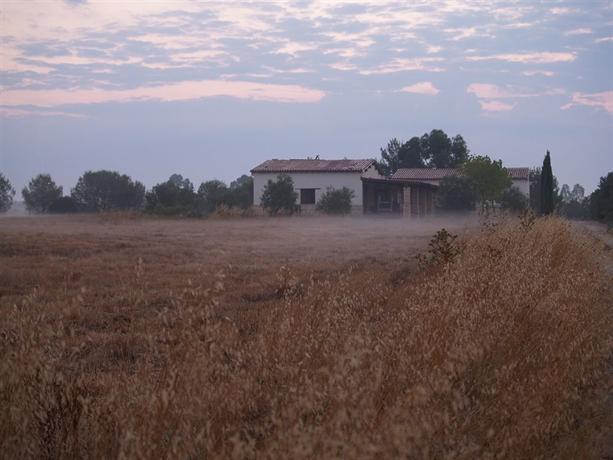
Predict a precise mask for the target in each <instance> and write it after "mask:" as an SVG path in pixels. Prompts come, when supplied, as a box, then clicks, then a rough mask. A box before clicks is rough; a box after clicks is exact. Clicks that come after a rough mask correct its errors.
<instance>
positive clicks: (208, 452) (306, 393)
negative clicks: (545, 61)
mask: <svg viewBox="0 0 613 460" xmlns="http://www.w3.org/2000/svg"><path fill="white" fill-rule="evenodd" d="M143 273H144V272H143V271H142V270H141V267H139V266H138V265H137V266H136V267H135V270H134V274H133V279H131V280H126V283H127V284H128V285H129V286H130V295H129V296H128V297H126V299H125V300H126V301H128V302H134V303H135V304H136V303H139V302H142V299H143V298H144V292H143V291H144V290H146V289H147V287H146V279H144V278H146V275H144V274H143ZM606 276H607V275H606V274H605V273H604V271H603V269H602V267H601V266H599V261H598V254H597V249H596V247H595V246H594V244H593V242H591V240H589V238H587V237H584V236H583V235H581V234H579V233H578V232H577V231H575V230H573V229H572V228H570V227H569V226H568V225H567V224H566V223H565V222H564V221H562V220H558V219H539V220H537V221H535V222H529V221H523V222H520V221H512V222H511V221H509V222H505V223H501V224H498V225H496V226H488V227H484V228H482V229H481V230H480V231H478V232H476V233H475V234H474V235H473V236H472V238H470V239H469V240H468V241H466V242H465V243H464V244H463V248H462V252H461V254H460V255H459V256H457V258H456V260H455V262H453V263H450V264H447V265H445V264H443V265H440V266H436V265H435V266H432V267H430V268H429V269H427V270H425V271H420V272H417V271H415V270H413V269H407V270H398V271H395V272H393V273H389V272H385V271H381V270H371V271H368V270H351V269H348V270H343V271H341V272H339V273H336V274H333V275H330V274H329V275H327V276H326V277H325V278H323V279H322V278H321V277H304V276H302V277H297V276H295V275H293V274H292V272H291V271H290V270H289V269H285V268H283V269H281V270H280V272H279V276H278V278H279V279H278V289H277V290H276V291H275V292H273V293H271V294H270V295H269V296H268V297H267V298H266V299H264V300H265V306H266V308H262V309H259V310H258V312H257V313H258V314H255V315H254V314H252V312H249V311H244V312H238V313H237V314H231V315H230V314H227V311H226V309H225V306H224V304H223V302H222V301H221V300H220V299H221V298H222V294H223V292H224V290H225V289H227V288H228V287H227V286H224V284H225V278H224V274H223V273H219V274H218V277H217V279H216V281H215V282H214V283H213V287H212V288H211V287H209V284H207V286H206V287H205V286H204V285H200V284H199V283H198V282H197V281H196V282H190V283H187V282H186V285H185V288H184V289H183V290H182V291H180V292H176V293H175V294H174V299H173V301H172V304H171V305H170V306H167V307H165V308H163V309H152V311H151V315H156V319H155V321H151V322H145V323H143V325H142V327H139V328H135V327H133V328H131V329H130V333H129V336H127V337H126V338H125V339H124V340H123V341H121V343H114V342H113V341H112V340H113V339H112V338H108V339H105V340H107V342H106V345H105V346H106V352H105V351H104V350H100V359H101V360H102V361H103V362H102V363H99V365H98V366H91V361H88V360H84V359H82V357H83V356H84V354H86V353H91V352H92V350H91V344H92V343H93V340H94V339H93V338H92V337H93V335H92V336H88V335H79V334H76V333H75V329H74V327H73V324H74V321H75V318H74V317H73V313H72V312H73V309H72V306H73V305H77V304H82V303H83V302H84V300H83V297H82V296H81V295H80V294H77V295H75V296H72V297H70V298H65V299H61V300H62V302H63V303H62V302H56V303H54V305H56V307H55V308H53V309H50V308H48V305H46V306H45V305H42V304H41V302H39V301H38V300H37V299H38V297H39V296H40V293H37V292H32V293H31V294H29V295H27V296H24V297H23V299H22V300H21V302H20V303H18V304H16V305H14V306H10V307H6V308H4V309H3V311H2V312H1V315H0V334H1V335H0V411H1V413H2V414H3V416H2V417H0V443H1V446H0V456H2V457H5V458H41V457H43V458H103V457H104V458H118V457H123V458H132V457H138V458H152V459H153V458H204V457H212V458H255V457H260V458H262V457H265V458H313V457H317V458H330V457H344V458H398V457H404V458H475V457H478V458H543V457H557V458H560V457H566V458H579V457H581V458H596V456H597V455H598V449H599V446H598V445H597V444H596V443H595V441H597V439H598V435H599V434H603V435H606V434H605V433H599V430H600V429H601V426H602V425H603V424H605V423H606V420H604V419H603V418H602V417H603V404H604V402H603V400H602V396H603V394H602V393H601V391H600V389H601V387H602V385H603V382H604V381H605V380H606V378H607V376H606V372H607V368H606V364H607V360H608V359H610V357H611V353H612V349H613V348H612V328H613V317H612V311H613V309H612V305H611V291H610V287H609V286H608V283H607V281H608V280H607V277H606ZM88 308H90V309H91V310H92V311H93V312H94V313H93V314H95V309H96V304H95V303H93V304H91V305H88ZM95 333H96V332H95V331H94V332H93V333H92V334H95ZM99 334H104V332H103V331H101V332H99ZM95 343H97V344H99V343H101V341H100V337H98V338H97V340H96V342H95ZM114 361H121V362H123V363H127V365H126V366H125V367H124V368H123V369H124V370H126V371H124V372H108V369H109V366H106V367H105V362H106V364H109V363H112V362H114ZM110 368H112V366H110Z"/></svg>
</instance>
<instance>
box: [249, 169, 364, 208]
mask: <svg viewBox="0 0 613 460" xmlns="http://www.w3.org/2000/svg"><path fill="white" fill-rule="evenodd" d="M278 175H279V173H252V176H253V201H254V204H255V205H261V204H262V200H261V199H262V193H264V186H265V185H266V184H267V183H268V180H269V179H272V180H277V176H278ZM288 176H291V178H292V179H293V181H294V189H295V190H296V191H297V192H298V193H300V189H301V188H314V189H317V190H315V202H318V201H319V198H320V197H321V195H322V193H325V191H326V189H327V188H328V187H333V188H342V187H347V188H349V189H351V190H353V193H354V196H353V200H352V202H351V204H352V206H362V181H361V179H360V177H361V173H359V172H352V173H349V172H346V173H335V172H328V173H324V172H321V173H288ZM298 200H300V197H299V198H298ZM298 202H300V201H298Z"/></svg>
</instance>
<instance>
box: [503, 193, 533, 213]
mask: <svg viewBox="0 0 613 460" xmlns="http://www.w3.org/2000/svg"><path fill="white" fill-rule="evenodd" d="M528 204H529V203H528V198H527V197H526V195H524V194H523V193H522V192H521V190H519V189H518V188H517V187H509V188H508V189H506V190H505V191H504V192H502V198H501V199H500V207H501V208H502V209H505V210H507V211H514V212H519V211H523V210H524V209H526V208H527V207H528Z"/></svg>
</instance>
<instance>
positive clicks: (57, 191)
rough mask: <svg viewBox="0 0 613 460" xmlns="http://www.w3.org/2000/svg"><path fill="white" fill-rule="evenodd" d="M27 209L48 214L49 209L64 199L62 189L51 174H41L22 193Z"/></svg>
mask: <svg viewBox="0 0 613 460" xmlns="http://www.w3.org/2000/svg"><path fill="white" fill-rule="evenodd" d="M21 195H22V196H23V200H24V201H25V203H26V209H27V210H28V211H31V212H41V213H44V212H48V211H49V207H50V206H51V205H52V204H53V203H54V202H55V201H57V200H59V199H60V198H62V187H61V186H60V187H58V186H57V185H56V184H55V182H53V179H51V176H50V175H49V174H39V175H38V176H36V177H34V178H33V179H32V180H31V181H30V183H29V184H28V186H27V187H24V189H23V190H22V191H21Z"/></svg>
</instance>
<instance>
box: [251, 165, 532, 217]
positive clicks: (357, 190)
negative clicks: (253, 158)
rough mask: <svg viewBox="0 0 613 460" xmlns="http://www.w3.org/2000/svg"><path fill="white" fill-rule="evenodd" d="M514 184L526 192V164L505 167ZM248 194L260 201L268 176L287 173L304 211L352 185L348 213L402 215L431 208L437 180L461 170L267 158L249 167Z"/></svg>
mask: <svg viewBox="0 0 613 460" xmlns="http://www.w3.org/2000/svg"><path fill="white" fill-rule="evenodd" d="M507 171H508V172H509V175H510V176H511V179H512V181H513V185H514V186H516V187H517V188H518V189H519V190H520V191H522V192H523V193H524V194H525V195H526V196H528V195H529V193H530V183H529V174H528V168H507ZM251 174H252V176H253V196H254V200H255V204H256V205H261V198H262V193H263V192H264V187H265V186H266V184H267V183H268V180H270V179H272V180H275V179H276V177H277V176H278V175H279V174H287V175H289V176H291V178H292V179H293V181H294V188H295V189H296V191H297V192H298V194H299V196H298V202H299V204H300V208H301V210H302V211H304V212H310V211H313V210H314V209H315V206H316V203H317V202H318V201H319V198H320V197H321V195H322V194H323V193H325V191H326V190H327V189H328V188H335V189H338V188H342V187H347V188H349V189H350V190H353V193H354V195H353V200H352V203H351V206H352V212H353V213H365V214H368V213H397V214H402V215H404V216H406V217H411V216H425V215H430V214H433V213H434V199H435V194H436V190H437V189H438V186H439V183H440V181H441V179H443V178H444V177H447V176H457V175H460V174H461V171H460V170H459V169H454V168H447V169H441V168H439V169H437V168H401V169H398V171H396V172H395V173H394V174H393V175H392V176H389V177H388V176H384V175H382V174H381V173H379V170H378V169H377V163H376V161H375V160H373V159H362V160H350V159H343V160H321V159H319V158H315V159H312V158H307V159H290V160H277V159H275V160H268V161H265V162H264V163H262V164H260V165H258V166H256V167H255V168H253V169H252V170H251Z"/></svg>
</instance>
